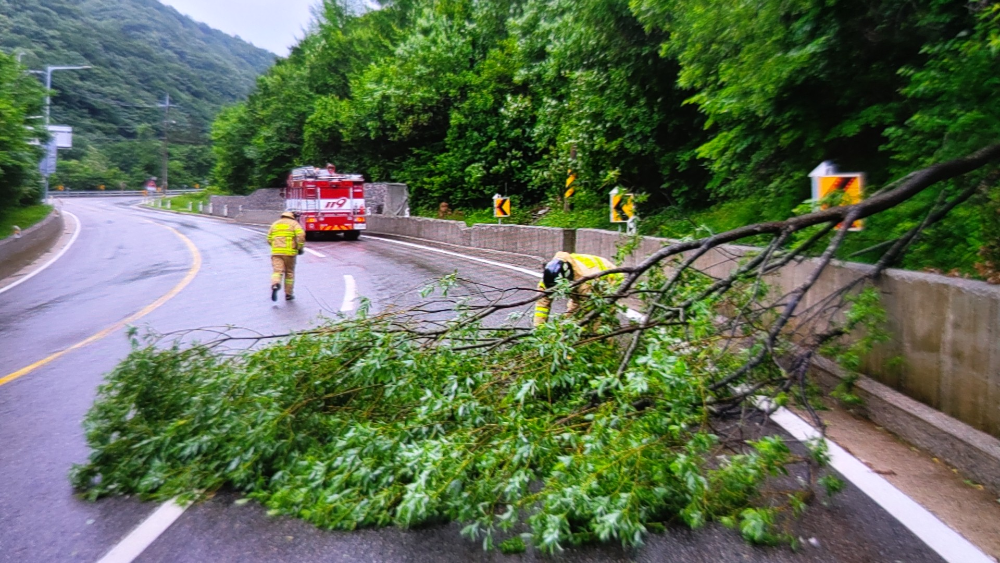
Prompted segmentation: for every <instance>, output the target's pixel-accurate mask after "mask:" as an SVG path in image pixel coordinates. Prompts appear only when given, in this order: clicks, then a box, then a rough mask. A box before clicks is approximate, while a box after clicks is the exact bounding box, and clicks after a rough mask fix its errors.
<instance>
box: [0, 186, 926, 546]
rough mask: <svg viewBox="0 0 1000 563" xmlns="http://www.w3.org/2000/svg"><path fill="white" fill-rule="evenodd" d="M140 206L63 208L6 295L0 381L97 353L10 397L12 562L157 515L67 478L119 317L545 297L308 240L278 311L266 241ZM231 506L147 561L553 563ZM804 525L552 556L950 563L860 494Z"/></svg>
mask: <svg viewBox="0 0 1000 563" xmlns="http://www.w3.org/2000/svg"><path fill="white" fill-rule="evenodd" d="M134 203H135V202H134V201H131V202H123V201H109V200H72V201H65V202H64V204H65V209H66V210H67V211H70V212H72V213H73V214H75V215H76V216H77V217H79V219H80V222H81V229H82V230H81V232H80V236H79V239H78V240H77V241H76V243H75V244H74V245H73V247H72V248H71V249H70V250H69V251H68V252H67V253H66V255H64V256H63V257H62V258H60V259H59V260H58V261H57V262H56V263H55V264H53V265H52V266H51V267H50V268H48V269H46V270H45V271H43V272H41V273H40V274H38V275H37V276H35V277H34V278H32V279H31V280H29V281H27V282H25V283H23V284H21V285H19V286H17V287H15V288H13V289H11V290H9V291H6V292H4V293H0V379H2V378H4V377H6V376H7V375H8V374H13V373H15V372H18V371H19V370H22V369H23V368H25V367H27V366H31V365H33V364H35V363H37V362H39V361H42V360H45V359H46V358H50V357H51V356H52V355H53V354H57V353H59V352H61V351H64V350H67V349H69V348H71V347H73V346H74V345H77V344H79V343H81V342H87V343H86V344H85V345H84V346H81V347H78V348H76V349H73V350H71V351H69V352H66V353H64V354H63V355H61V356H59V357H57V358H55V359H53V360H51V361H49V362H47V363H45V364H44V365H40V366H38V367H37V368H35V369H33V370H31V371H30V372H28V373H26V374H24V375H23V376H21V377H19V378H17V379H15V380H13V381H10V382H8V383H6V384H3V385H0V562H6V561H11V562H26V561H96V560H98V559H99V558H100V557H101V556H102V555H104V554H105V553H107V552H108V551H109V550H110V549H111V548H112V547H114V546H115V545H116V544H117V543H119V542H120V541H121V540H122V539H123V538H124V537H125V536H127V535H128V534H129V532H130V531H131V530H132V529H133V528H135V526H137V525H138V524H139V523H140V522H142V521H143V520H144V519H145V518H146V517H147V516H148V515H149V514H150V513H152V511H153V510H154V509H155V508H156V507H155V506H154V505H151V504H149V503H141V502H138V501H137V500H135V499H129V498H114V499H107V500H102V501H100V502H96V503H90V502H86V501H83V500H80V499H78V498H76V497H75V496H74V495H73V491H72V489H71V488H70V486H69V481H68V478H67V474H68V471H69V469H70V467H71V466H72V464H73V463H78V462H81V461H83V460H84V459H86V456H87V449H86V445H85V443H84V439H83V431H82V428H81V425H80V421H81V419H82V418H83V416H84V414H85V413H86V411H87V409H88V408H89V407H90V405H91V403H92V401H93V398H94V395H95V390H96V388H97V386H98V385H99V384H100V383H101V380H102V377H103V374H104V373H106V372H108V371H110V370H111V369H112V368H113V367H114V366H115V364H116V363H117V362H118V361H119V360H120V359H121V358H123V357H124V356H125V355H126V354H127V352H128V342H127V339H126V338H125V331H124V329H123V328H121V326H120V325H122V324H123V321H125V320H129V319H131V324H134V325H136V326H140V327H144V328H149V329H152V330H154V331H157V332H160V333H167V332H172V331H179V330H185V329H192V328H199V327H213V326H214V327H223V326H237V327H244V328H247V329H252V330H256V331H259V332H261V333H280V332H286V331H289V330H297V329H303V328H306V327H309V326H311V325H312V324H314V323H315V322H316V321H317V319H318V318H320V317H322V316H333V315H335V314H337V312H339V311H340V310H341V308H342V306H343V304H344V302H345V295H346V296H347V297H350V296H349V295H347V294H348V292H349V287H348V286H349V285H351V280H353V285H354V286H355V287H356V288H357V293H358V294H359V295H361V296H364V297H367V298H369V299H371V300H372V304H373V307H374V308H375V309H384V308H387V307H393V306H403V305H405V304H407V303H412V302H415V300H416V290H417V289H418V288H419V287H421V286H423V285H424V284H425V283H426V282H427V281H428V280H431V279H434V278H438V277H441V276H444V275H447V274H450V273H452V272H456V271H457V272H459V274H460V275H461V276H462V277H463V278H466V279H469V280H472V281H474V282H476V283H477V284H483V285H489V286H493V287H511V286H520V287H531V286H533V285H534V283H537V282H536V281H535V280H534V278H531V277H530V276H527V275H525V274H520V273H517V272H513V271H510V270H504V269H500V268H496V267H493V266H489V265H485V264H482V263H477V262H472V261H468V260H465V259H462V258H459V257H452V256H445V255H441V254H438V253H433V252H429V251H424V250H419V249H414V248H411V247H405V246H399V245H394V244H392V243H390V242H386V241H380V240H374V239H366V238H365V237H363V238H362V240H361V241H358V242H343V241H329V242H315V243H311V244H310V248H312V249H313V250H315V251H317V252H318V253H319V254H321V255H322V256H319V255H314V254H311V253H310V254H305V255H303V256H302V257H301V258H300V262H299V267H298V271H297V274H298V281H297V286H296V287H297V291H296V294H297V299H296V301H294V302H285V301H283V300H282V301H279V302H278V303H272V302H271V301H270V299H269V293H270V292H269V290H268V284H269V280H268V278H269V272H270V264H269V260H268V249H267V246H266V243H265V241H264V240H263V235H262V234H261V233H260V232H259V230H255V229H253V228H248V227H244V226H238V225H233V224H230V223H226V222H220V221H216V220H212V219H207V218H199V217H189V216H182V215H172V214H163V213H155V212H149V211H143V210H139V209H136V208H134V207H133V204H134ZM346 276H350V279H348V278H347V277H346ZM165 296H166V297H169V299H164V297H165ZM140 315H141V318H138V319H136V318H135V317H136V316H140ZM95 335H97V336H98V338H92V337H94V336H95ZM88 339H91V340H90V341H88ZM236 498H237V497H235V496H233V495H232V494H222V495H219V496H217V497H216V498H214V499H212V500H210V501H207V502H204V503H202V504H199V505H196V506H194V507H192V508H190V509H189V510H188V511H187V512H186V513H185V514H184V515H183V516H181V517H180V519H179V520H178V521H177V522H176V523H175V524H174V525H173V526H172V527H171V528H169V529H168V530H167V531H166V532H165V533H164V534H163V535H162V536H160V537H159V539H157V540H156V541H155V542H154V543H153V544H152V545H151V546H150V547H149V549H147V550H146V551H145V552H144V553H143V554H142V555H141V556H140V558H139V559H138V560H139V561H171V562H173V561H233V562H236V561H240V562H243V561H474V560H538V559H544V558H542V557H540V556H538V555H536V554H534V553H532V552H529V553H527V554H524V555H521V556H512V557H506V556H502V555H500V554H498V553H490V554H486V553H484V552H482V551H481V548H480V546H479V545H478V544H474V543H471V542H467V541H465V540H463V539H461V538H460V537H459V535H458V528H457V527H456V526H454V525H453V526H442V527H433V528H426V529H420V530H398V529H384V530H362V531H358V532H352V533H343V532H326V531H320V530H318V529H316V528H314V527H312V526H310V525H309V524H306V523H304V522H301V521H297V520H294V519H288V518H269V517H267V516H266V514H265V511H264V510H263V509H262V508H261V507H260V506H257V505H255V504H254V503H249V504H245V505H236V504H234V501H235V500H236ZM798 526H799V528H798V530H797V533H798V535H800V536H801V537H802V538H803V539H807V540H808V539H809V538H814V539H815V542H814V543H809V542H808V541H807V542H806V543H805V545H804V546H803V547H802V549H801V550H800V551H798V552H793V551H791V550H790V549H788V548H784V547H781V548H755V547H750V546H748V545H746V544H745V543H743V542H742V541H741V540H740V539H739V538H738V536H737V535H736V534H735V533H733V532H732V531H730V530H726V529H722V528H719V527H715V526H713V527H708V528H706V529H703V530H698V531H690V530H687V529H683V528H678V529H673V530H670V531H669V532H668V533H665V534H658V535H654V536H651V537H650V538H649V540H648V542H647V545H646V546H645V547H643V548H642V549H639V550H622V549H621V548H619V547H616V546H598V547H588V548H585V549H580V550H573V551H567V552H566V553H564V554H562V555H561V556H559V557H558V558H557V559H559V560H567V561H632V560H636V561H685V562H688V561H691V562H693V561H705V562H728V561H762V562H764V561H768V562H771V561H773V562H778V561H844V562H859V563H860V562H868V561H872V562H874V561H880V562H881V561H890V562H891V561H906V562H919V561H940V559H939V558H938V556H937V555H936V554H934V553H933V552H932V551H931V550H930V549H928V548H927V547H926V546H924V544H923V543H922V542H921V541H920V540H919V539H917V538H916V537H915V536H913V534H911V533H910V532H909V531H908V530H906V529H905V528H904V527H903V526H902V525H901V524H899V523H898V522H896V521H895V520H894V519H893V518H892V517H891V516H889V515H888V514H886V513H885V512H883V511H882V510H881V509H880V508H879V507H878V506H877V505H876V504H875V503H873V502H872V501H870V500H869V499H868V498H867V497H865V496H864V495H863V494H862V493H860V492H859V491H858V490H857V489H855V488H854V487H851V486H849V487H848V489H847V491H846V492H845V493H843V494H841V495H839V496H838V497H836V498H835V499H834V500H833V501H832V502H830V503H829V505H827V506H823V505H819V504H817V505H816V506H814V507H812V508H810V510H809V511H808V512H807V515H806V516H805V517H804V518H803V519H802V520H801V522H799V524H798Z"/></svg>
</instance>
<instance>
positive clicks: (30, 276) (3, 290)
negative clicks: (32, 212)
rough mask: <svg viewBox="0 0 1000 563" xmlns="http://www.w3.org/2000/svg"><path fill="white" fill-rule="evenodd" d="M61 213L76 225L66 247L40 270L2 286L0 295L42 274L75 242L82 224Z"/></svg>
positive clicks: (77, 219) (73, 216) (74, 217)
mask: <svg viewBox="0 0 1000 563" xmlns="http://www.w3.org/2000/svg"><path fill="white" fill-rule="evenodd" d="M62 213H65V214H66V215H69V216H70V217H72V218H73V222H74V223H76V230H75V231H74V232H73V236H72V237H70V239H69V243H68V244H67V245H66V246H64V247H63V249H62V250H60V251H59V253H58V254H56V255H55V256H53V257H52V259H51V260H49V261H48V262H46V263H45V265H44V266H42V267H41V268H38V269H37V270H35V271H34V272H31V273H30V274H28V275H26V276H24V277H23V278H21V279H19V280H17V281H16V282H14V283H12V284H10V285H7V286H4V287H3V288H0V293H3V292H5V291H9V290H11V289H14V288H15V287H17V286H19V285H21V284H22V283H24V282H26V281H28V280H30V279H31V278H33V277H35V276H37V275H38V274H40V273H42V272H44V271H45V270H46V269H47V268H48V267H49V266H51V265H52V264H54V263H55V261H56V260H58V259H60V258H62V255H63V254H66V251H67V250H69V247H71V246H73V243H74V242H76V239H77V237H79V236H80V231H81V230H83V223H81V222H80V218H79V217H77V216H76V215H73V214H72V213H70V212H69V211H62Z"/></svg>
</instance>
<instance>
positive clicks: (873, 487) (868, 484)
mask: <svg viewBox="0 0 1000 563" xmlns="http://www.w3.org/2000/svg"><path fill="white" fill-rule="evenodd" d="M368 240H380V241H384V242H391V243H393V244H399V245H403V246H409V247H413V248H419V249H422V250H429V251H431V252H438V253H440V254H447V255H449V256H455V257H457V258H464V259H466V260H472V261H474V262H482V263H484V264H490V265H491V266H497V267H499V268H506V269H508V270H514V271H516V272H521V273H523V274H527V275H529V276H534V277H539V278H540V277H542V276H541V274H539V273H537V272H532V271H531V270H527V269H525V268H519V267H517V266H511V265H509V264H504V263H502V262H494V261H493V260H485V259H483V258H475V257H473V256H466V255H464V254H459V253H457V252H449V251H447V250H441V249H439V248H433V247H430V246H423V245H419V244H413V243H410V242H402V241H398V240H393V239H387V238H379V237H368ZM626 316H628V318H630V319H632V320H636V321H641V320H642V318H643V315H642V314H641V313H639V312H638V311H634V310H632V309H629V310H628V311H627V313H626ZM771 420H773V421H774V422H775V423H777V424H778V425H779V426H781V427H782V428H784V429H785V431H787V432H788V433H789V434H791V435H792V436H793V437H794V438H795V439H797V440H799V441H802V442H805V441H807V440H811V439H814V438H817V437H819V435H820V434H819V432H818V431H816V429H815V428H813V427H812V426H810V425H809V424H808V423H807V422H806V421H805V420H803V419H802V418H800V417H799V416H798V415H796V414H795V413H793V412H792V411H790V410H788V409H785V408H779V409H777V410H776V411H775V412H774V413H773V414H771ZM827 444H829V452H830V465H831V466H832V467H833V468H834V469H836V470H837V471H838V472H839V473H840V474H841V475H843V476H844V478H846V479H847V480H848V481H850V482H851V483H853V484H854V486H856V487H857V488H858V489H860V490H861V492H863V493H864V494H866V495H867V496H868V498H870V499H872V500H873V501H875V503H876V504H878V505H879V506H881V507H882V508H883V509H884V510H885V511H886V512H888V513H889V514H890V515H892V517H893V518H895V519H896V520H897V521H899V522H900V523H901V524H903V526H906V527H907V528H908V529H909V530H910V531H912V532H913V534H914V535H916V536H917V538H919V539H920V540H921V541H923V542H924V543H925V544H927V546H928V547H930V548H931V549H932V550H934V551H935V552H936V553H937V554H938V555H940V556H941V557H942V558H943V559H944V560H945V561H948V563H980V562H981V563H995V562H996V560H995V559H993V558H992V557H990V556H989V555H987V554H985V553H983V551H982V550H980V549H979V548H978V547H976V546H975V545H974V544H973V543H972V542H970V541H969V540H967V539H965V538H964V537H962V535H961V534H959V533H958V532H956V531H955V530H952V529H951V528H949V527H948V525H947V524H945V523H944V522H942V521H941V520H939V519H938V517H937V516H934V515H933V514H931V512H930V511H929V510H927V509H926V508H924V507H923V506H921V505H920V504H918V503H917V502H916V501H914V500H913V499H911V498H910V497H908V496H906V494H905V493H903V492H902V491H900V490H899V489H897V488H896V487H895V486H893V485H892V483H890V482H888V481H886V480H885V479H884V478H883V477H882V476H881V475H879V474H877V473H875V472H874V471H872V470H871V469H870V468H869V467H868V466H867V465H865V464H864V463H862V462H861V460H859V459H858V458H856V457H854V456H853V455H851V454H849V453H847V451H846V450H844V449H843V448H841V447H840V446H838V445H837V444H835V443H833V442H832V441H830V440H827Z"/></svg>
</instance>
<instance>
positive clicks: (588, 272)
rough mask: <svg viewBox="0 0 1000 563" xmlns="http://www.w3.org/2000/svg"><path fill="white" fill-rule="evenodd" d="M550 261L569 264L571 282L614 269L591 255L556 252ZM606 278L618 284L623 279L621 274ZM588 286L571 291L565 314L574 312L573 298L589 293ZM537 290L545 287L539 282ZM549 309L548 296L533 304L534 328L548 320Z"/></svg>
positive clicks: (575, 305) (608, 261)
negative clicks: (571, 275) (571, 270)
mask: <svg viewBox="0 0 1000 563" xmlns="http://www.w3.org/2000/svg"><path fill="white" fill-rule="evenodd" d="M552 259H553V260H562V261H563V262H569V264H570V266H572V267H573V280H571V281H575V280H578V279H581V278H585V277H588V276H592V275H594V274H597V273H600V272H603V271H605V270H610V269H612V268H615V267H616V266H615V264H614V262H612V261H611V260H608V259H607V258H601V257H600V256H594V255H593V254H570V253H569V252H557V253H556V255H555V256H553V258H552ZM608 278H609V279H610V280H611V281H615V282H620V281H621V280H623V279H624V276H622V275H621V274H612V275H611V276H608ZM588 285H589V284H583V285H582V286H580V287H577V288H576V289H574V290H573V293H574V295H571V296H570V298H569V302H567V303H566V312H567V313H572V312H573V311H575V310H576V307H577V303H576V299H575V296H578V295H581V294H584V293H587V292H589V291H590V288H589V287H588ZM538 289H539V290H540V291H545V286H544V285H542V283H541V282H539V283H538ZM551 308H552V297H550V296H548V295H545V296H543V297H542V298H541V299H539V300H538V301H537V302H536V303H535V326H538V325H541V324H545V321H546V320H548V318H549V311H550V310H551Z"/></svg>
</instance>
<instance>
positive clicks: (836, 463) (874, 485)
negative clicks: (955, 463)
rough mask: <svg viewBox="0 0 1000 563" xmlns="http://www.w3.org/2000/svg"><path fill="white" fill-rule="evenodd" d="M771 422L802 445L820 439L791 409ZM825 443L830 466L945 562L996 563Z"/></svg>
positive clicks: (779, 412) (778, 413)
mask: <svg viewBox="0 0 1000 563" xmlns="http://www.w3.org/2000/svg"><path fill="white" fill-rule="evenodd" d="M771 420H773V421H774V422H776V423H777V424H778V425H779V426H781V427H782V428H784V429H785V430H786V431H787V432H788V433H789V434H791V435H792V436H793V437H794V438H795V439H796V440H799V441H801V442H805V441H808V440H814V439H816V438H819V437H820V433H819V432H818V431H817V430H816V429H815V428H813V427H812V426H811V425H809V423H807V422H806V421H805V420H802V418H800V417H799V416H798V415H796V414H795V413H793V412H792V411H790V410H788V409H785V408H779V409H777V410H776V411H775V412H774V413H773V414H771ZM826 443H827V445H828V446H829V453H830V465H831V466H832V467H833V468H834V469H836V470H837V472H838V473H840V474H841V475H843V476H844V477H845V478H846V479H847V480H848V481H850V482H851V483H854V486H856V487H857V488H859V489H861V492H863V493H865V494H866V495H868V497H869V498H870V499H872V500H873V501H875V503H876V504H878V505H879V506H881V507H882V508H883V509H885V511H886V512H888V513H889V514H891V515H892V516H893V517H895V518H896V520H898V521H899V522H900V523H901V524H902V525H904V526H906V527H907V528H909V529H910V531H912V532H913V533H914V535H916V536H917V537H918V538H920V540H922V541H923V542H924V543H925V544H927V546H928V547H930V548H931V549H933V550H934V551H935V552H937V554H938V555H940V556H941V558H942V559H944V560H945V561H948V562H949V563H979V562H982V563H992V562H994V561H996V560H995V559H993V558H992V557H990V556H988V555H987V554H985V553H983V551H982V550H980V549H979V548H978V547H976V546H975V545H974V544H973V543H972V542H970V541H969V540H967V539H965V538H964V537H962V535H961V534H959V533H958V532H956V531H955V530H952V529H951V528H949V527H948V526H947V525H946V524H945V523H944V522H942V521H941V520H939V519H938V517H937V516H934V515H933V514H931V513H930V511H928V510H927V509H926V508H924V507H923V506H921V505H920V504H918V503H917V502H916V501H914V500H913V499H911V498H910V497H908V496H906V494H905V493H903V492H902V491H900V490H899V489H897V488H896V487H894V486H893V485H892V483H890V482H888V481H886V480H885V478H883V477H882V476H881V475H879V474H877V473H875V472H874V471H872V470H871V468H869V467H868V466H867V465H865V464H864V463H862V462H861V461H860V460H859V459H858V458H856V457H854V456H853V455H851V454H849V453H847V451H846V450H844V449H843V448H841V447H840V446H838V445H837V444H835V443H834V442H832V441H830V440H827V441H826Z"/></svg>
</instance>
